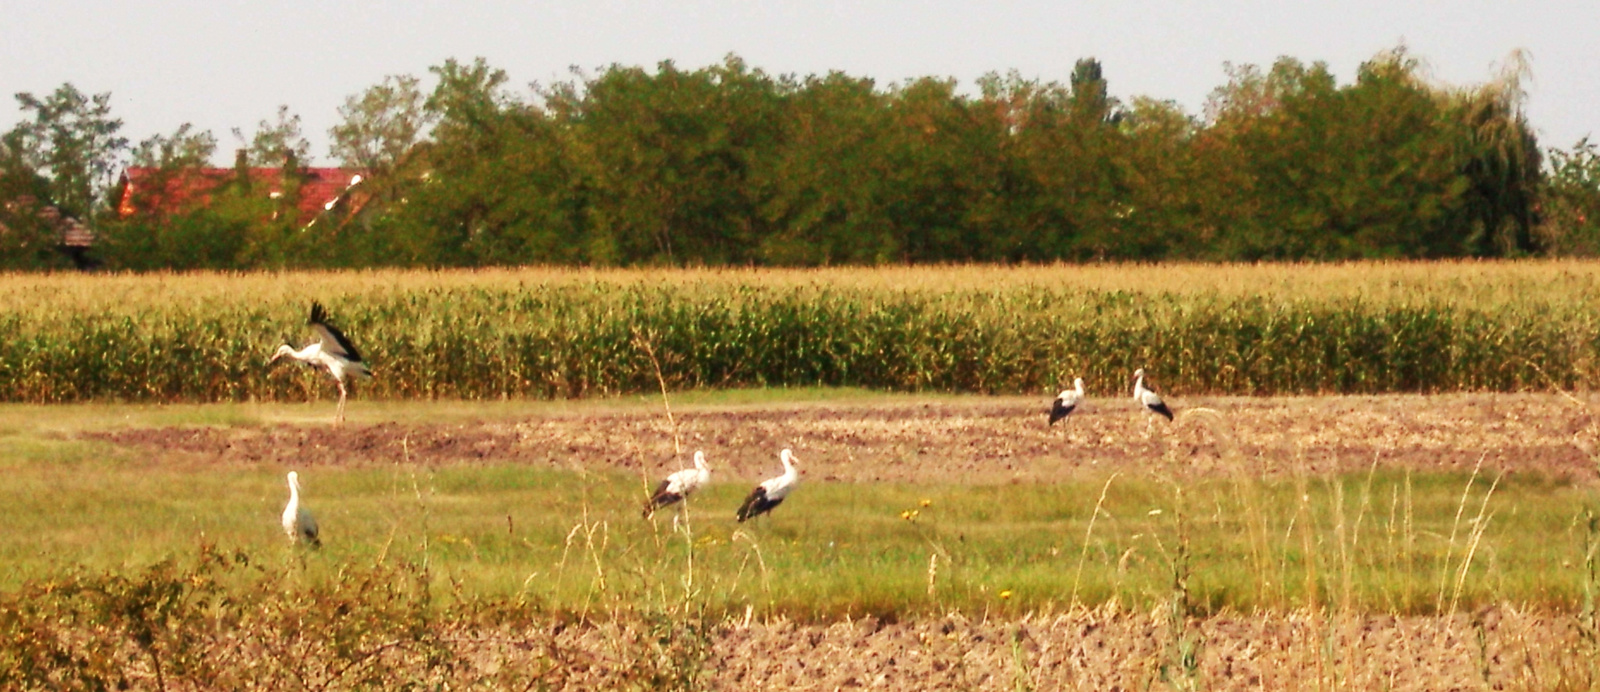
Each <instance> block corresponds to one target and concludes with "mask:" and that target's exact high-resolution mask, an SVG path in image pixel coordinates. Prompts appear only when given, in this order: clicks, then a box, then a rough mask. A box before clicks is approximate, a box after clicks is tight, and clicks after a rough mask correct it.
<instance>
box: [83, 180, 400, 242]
mask: <svg viewBox="0 0 1600 692" xmlns="http://www.w3.org/2000/svg"><path fill="white" fill-rule="evenodd" d="M241 174H242V175H243V177H244V178H245V179H244V180H240V178H241ZM360 183H361V174H360V173H358V172H356V171H354V170H351V169H348V168H313V167H299V168H298V169H296V170H288V171H286V170H285V169H283V168H263V167H251V168H243V169H240V168H180V169H176V170H174V169H162V168H155V167H142V166H134V167H130V168H128V169H127V170H125V171H123V173H122V177H121V179H120V180H119V181H118V183H117V189H116V192H115V193H114V196H113V199H114V200H115V209H116V211H117V216H118V217H119V218H124V219H127V218H133V217H136V216H144V217H149V218H161V217H164V216H171V215H173V214H181V213H185V212H189V211H193V210H195V209H198V208H204V207H206V206H208V205H210V204H211V202H212V199H213V197H214V196H215V195H217V194H218V193H220V192H222V191H223V190H225V189H227V188H228V186H230V185H240V186H243V187H245V188H246V189H248V190H249V191H250V193H251V194H259V195H262V196H265V197H268V198H271V199H283V198H285V197H288V198H289V199H292V200H294V205H295V210H296V218H295V224H296V225H297V226H300V227H302V228H303V227H305V226H309V225H311V224H312V223H314V222H316V220H317V219H318V218H320V217H322V216H323V215H325V214H328V213H330V212H333V211H335V210H339V211H341V212H342V214H341V218H342V219H348V218H350V217H352V216H354V215H355V213H356V212H358V211H359V210H360V208H361V207H362V206H364V205H365V204H366V202H367V201H368V200H369V197H370V196H369V195H367V194H366V193H365V192H364V191H362V190H361V189H360V188H359V187H358V185H359V184H360ZM278 213H280V212H274V218H276V214H278Z"/></svg>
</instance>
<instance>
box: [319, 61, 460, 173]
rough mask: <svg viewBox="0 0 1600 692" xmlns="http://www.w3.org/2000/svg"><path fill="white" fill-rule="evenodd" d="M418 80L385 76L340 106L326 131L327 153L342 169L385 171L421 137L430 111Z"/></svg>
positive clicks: (428, 119) (427, 123) (406, 76)
mask: <svg viewBox="0 0 1600 692" xmlns="http://www.w3.org/2000/svg"><path fill="white" fill-rule="evenodd" d="M420 84H421V81H420V80H418V79H417V78H416V77H412V76H410V75H390V76H388V77H384V79H383V82H381V83H379V84H377V85H375V86H372V87H368V88H367V90H366V91H363V92H361V94H360V95H357V96H350V97H348V98H346V99H345V102H344V105H343V106H340V107H339V117H340V118H341V120H340V122H339V124H337V125H334V126H333V128H332V129H330V130H328V136H329V137H330V139H331V141H332V144H331V146H330V149H329V153H330V154H331V155H332V156H333V158H334V159H336V160H338V161H339V162H340V165H343V166H345V167H347V168H356V169H360V170H362V171H364V172H366V173H367V174H368V175H369V176H371V175H378V176H382V175H386V174H387V173H389V172H390V171H391V170H393V169H394V167H395V166H396V165H397V164H398V163H399V162H400V159H401V158H402V157H404V156H405V155H406V153H407V152H409V151H410V150H411V147H412V146H414V145H416V143H417V142H418V141H419V140H420V139H421V137H422V134H423V131H424V130H425V129H426V128H427V127H428V126H429V125H430V121H431V118H432V117H433V116H434V112H430V111H429V110H427V109H426V108H424V106H425V105H426V103H427V97H426V96H425V95H424V94H423V93H422V89H421V88H420V86H419V85H420Z"/></svg>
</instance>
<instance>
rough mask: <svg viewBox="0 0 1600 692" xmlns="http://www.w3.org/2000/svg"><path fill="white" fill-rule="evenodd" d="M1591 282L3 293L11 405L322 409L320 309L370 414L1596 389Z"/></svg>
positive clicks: (673, 274)
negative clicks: (294, 357)
mask: <svg viewBox="0 0 1600 692" xmlns="http://www.w3.org/2000/svg"><path fill="white" fill-rule="evenodd" d="M1596 293H1600V265H1597V264H1585V263H1572V262H1564V263H1506V264H1490V265H1485V264H1471V263H1467V264H1444V265H1438V264H1378V265H1332V266H1327V267H1315V266H1283V265H1279V266H1270V265H1269V266H1173V267H1166V266H1160V267H1152V266H1128V265H1121V266H1105V267H1088V268H1081V267H1065V266H1058V267H1030V268H1021V269H1005V268H997V267H943V268H941V267H933V268H923V269H889V270H873V269H843V270H810V271H803V270H796V271H767V270H759V271H758V270H746V271H741V270H733V271H729V270H618V271H611V272H602V271H575V270H574V271H561V270H543V269H533V270H524V271H513V270H506V271H495V272H445V273H439V272H426V271H412V272H405V271H393V272H363V273H311V272H307V273H284V274H244V275H232V274H192V275H191V274H184V275H114V276H98V277H97V276H67V275H48V276H39V275H9V276H0V399H3V400H5V401H11V402H76V401H103V400H119V401H148V402H180V401H184V402H205V401H245V400H304V399H307V398H319V397H326V396H328V395H329V394H330V392H331V387H330V386H329V385H328V384H327V383H326V382H324V381H322V380H321V379H320V376H319V375H317V374H316V373H313V372H311V371H309V370H306V369H304V368H300V367H297V366H294V365H292V364H279V365H278V366H275V367H272V368H269V367H267V358H268V356H270V354H271V353H272V351H273V350H274V349H275V348H276V347H277V346H278V345H279V344H280V343H283V342H285V341H288V342H291V343H293V344H294V345H296V346H299V345H301V344H302V343H303V342H304V341H305V340H307V339H308V338H309V333H308V330H307V329H306V327H305V319H306V313H307V307H308V305H309V303H310V301H311V300H312V299H316V300H320V301H322V302H323V303H324V304H326V305H327V306H328V307H329V309H330V312H331V314H332V319H333V321H334V323H335V324H337V325H338V326H339V327H340V328H342V329H343V330H344V331H345V333H347V334H348V335H350V336H351V338H352V339H353V340H354V342H355V343H356V345H357V346H358V347H359V348H360V349H361V350H362V352H363V354H364V355H365V356H366V358H367V360H368V362H370V363H371V364H372V367H373V369H374V371H375V373H376V375H377V376H376V377H375V378H374V379H372V380H366V381H363V382H362V383H361V384H360V386H361V387H362V388H363V389H362V391H361V396H367V397H378V398H439V397H450V398H464V399H481V398H502V397H513V398H514V397H529V398H576V397H593V396H611V395H618V394H626V393H638V392H650V391H656V390H657V389H658V387H659V384H658V380H657V373H656V367H657V366H658V365H659V368H660V373H661V377H662V378H664V379H665V381H666V383H667V385H668V386H669V387H671V388H673V389H693V388H728V387H798V386H825V387H843V386H848V387H863V388H870V389H879V390H896V391H937V392H975V393H1047V392H1048V393H1053V391H1054V390H1055V389H1056V388H1059V387H1061V386H1063V384H1064V383H1065V382H1069V381H1070V380H1071V379H1072V377H1074V376H1082V377H1084V378H1085V379H1086V380H1088V381H1089V386H1090V389H1091V390H1094V391H1096V392H1098V393H1101V394H1104V393H1109V392H1111V391H1120V390H1122V389H1124V384H1125V380H1126V379H1127V377H1128V374H1129V373H1130V372H1131V371H1132V370H1133V369H1134V368H1136V367H1145V368H1147V369H1148V370H1149V371H1150V372H1151V373H1152V374H1154V375H1155V376H1156V377H1157V378H1158V382H1159V383H1160V384H1161V386H1162V387H1164V388H1165V389H1166V390H1167V391H1169V392H1171V393H1174V394H1178V395H1203V394H1247V395H1287V394H1334V393H1347V394H1354V393H1362V394H1371V393H1387V392H1445V391H1481V390H1488V391H1518V390H1529V389H1535V390H1540V389H1550V388H1552V387H1561V388H1581V387H1585V386H1587V383H1588V382H1589V381H1590V379H1591V376H1592V375H1593V374H1594V372H1595V369H1596V361H1597V355H1600V338H1597V330H1596V322H1597V313H1596V311H1595V310H1594V309H1593V308H1592V307H1591V306H1592V305H1593V304H1594V302H1593V298H1594V297H1595V295H1596Z"/></svg>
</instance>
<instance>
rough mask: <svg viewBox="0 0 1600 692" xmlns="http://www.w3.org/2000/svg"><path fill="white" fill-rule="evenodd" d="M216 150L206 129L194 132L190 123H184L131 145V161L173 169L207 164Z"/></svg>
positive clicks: (152, 166) (212, 136)
mask: <svg viewBox="0 0 1600 692" xmlns="http://www.w3.org/2000/svg"><path fill="white" fill-rule="evenodd" d="M216 153H217V138H216V135H213V134H211V132H210V131H209V130H206V131H200V132H196V131H195V130H194V125H193V124H191V123H184V124H182V125H179V126H178V129H177V130H175V131H174V132H173V133H172V134H171V135H154V136H152V137H150V138H148V139H144V140H141V141H140V142H139V144H138V145H136V146H134V148H133V153H132V156H131V158H132V162H133V165H135V166H145V167H150V168H162V169H175V168H194V167H199V166H206V165H209V164H210V162H211V157H212V156H213V155H215V154H216Z"/></svg>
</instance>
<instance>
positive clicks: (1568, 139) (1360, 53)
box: [0, 0, 1600, 164]
mask: <svg viewBox="0 0 1600 692" xmlns="http://www.w3.org/2000/svg"><path fill="white" fill-rule="evenodd" d="M7 5H8V6H7V7H6V8H5V11H4V12H0V19H3V22H0V93H3V95H4V96H5V97H6V100H5V107H3V108H0V128H4V129H9V128H10V127H11V126H12V125H13V124H14V123H16V122H17V121H18V120H19V119H20V118H21V117H22V114H21V111H19V110H18V109H17V107H16V106H17V103H16V101H15V99H13V98H11V95H12V94H15V93H17V92H20V91H31V92H34V93H35V94H40V95H43V94H46V93H49V92H51V91H54V90H55V88H56V87H58V86H60V85H61V84H62V83H63V82H72V83H73V84H74V85H76V86H77V87H78V89H79V90H80V91H83V92H86V93H101V92H107V91H109V92H111V94H112V101H111V104H112V110H113V115H115V116H118V117H121V118H122V119H123V120H124V121H125V126H124V129H123V134H124V135H126V136H127V137H128V138H129V140H131V141H132V142H134V143H137V142H138V141H139V140H141V139H144V138H146V137H149V136H150V135H153V134H171V133H172V132H173V131H174V130H176V129H177V128H178V126H179V125H181V124H183V123H185V122H190V123H193V124H194V125H195V126H196V127H197V128H199V129H202V130H210V131H211V132H212V133H213V134H215V135H216V136H217V138H218V141H219V145H220V147H219V149H220V151H219V154H218V158H220V159H224V163H226V162H228V161H231V160H232V155H231V151H232V150H233V149H234V148H235V147H236V146H237V140H235V139H234V137H233V135H232V134H231V130H232V128H235V127H237V128H240V129H242V130H243V131H244V132H245V134H246V135H247V136H248V135H250V134H251V133H253V132H254V131H255V129H256V125H257V123H258V122H259V121H261V120H265V119H273V118H274V117H275V114H276V112H277V107H278V105H279V104H287V105H288V106H289V108H290V110H291V112H293V113H297V114H299V115H300V116H301V118H302V121H303V127H304V131H305V134H306V135H307V138H308V139H310V140H311V143H312V147H313V154H314V156H315V157H316V160H317V161H318V162H321V163H324V164H331V163H332V162H331V160H330V159H329V157H328V146H327V130H328V128H329V127H332V126H333V125H334V123H335V122H337V118H338V112H337V108H338V107H339V106H340V105H341V104H343V102H344V99H345V98H346V97H347V96H350V95H354V94H358V93H359V92H361V91H362V90H364V89H365V88H367V87H369V86H372V85H375V84H377V83H378V82H379V81H381V80H382V79H383V77H384V76H385V75H391V74H411V75H416V76H418V77H423V78H424V86H425V88H431V85H432V80H431V79H428V77H429V75H428V72H427V70H428V67H429V66H432V65H438V64H440V63H442V62H444V61H445V60H446V59H447V58H452V57H453V58H457V59H459V60H462V61H471V60H472V59H473V58H475V57H478V56H482V57H484V58H486V59H487V60H488V62H489V63H490V64H491V65H492V66H494V67H498V68H500V69H503V70H505V71H506V72H507V73H508V74H510V76H511V79H512V83H513V84H514V85H516V86H518V87H522V86H524V85H526V84H528V83H530V82H541V83H547V84H548V83H550V82H554V81H560V80H566V79H569V78H570V74H569V71H568V68H569V67H570V66H578V67H582V68H585V69H588V70H590V71H591V72H592V71H594V70H595V69H596V68H600V67H603V66H605V65H609V64H613V63H618V64H623V65H643V66H653V65H655V64H656V63H657V62H659V61H661V60H668V59H670V60H673V61H675V62H676V63H677V64H678V66H679V67H682V68H686V69H692V68H697V67H703V66H705V65H708V64H712V63H715V62H720V61H721V60H722V58H723V56H725V55H727V54H729V53H735V54H738V55H739V56H740V57H742V58H744V60H745V62H746V63H747V64H749V65H750V66H751V67H754V68H761V69H763V70H765V71H767V72H768V73H771V74H784V73H793V74H798V75H806V74H821V73H825V72H827V71H829V70H842V71H844V72H847V73H849V74H851V75H854V76H862V77H871V78H874V79H876V80H877V81H878V83H879V84H880V85H885V86H886V85H888V84H889V83H891V82H895V81H901V80H905V79H910V78H916V77H923V76H937V77H954V78H956V79H957V80H959V81H960V83H961V84H962V86H963V87H965V88H968V89H970V88H971V87H972V85H973V82H974V80H975V79H976V78H977V77H978V76H980V75H982V74H984V73H986V72H991V71H999V72H1006V71H1009V70H1017V71H1018V72H1020V73H1021V75H1022V76H1023V77H1025V78H1029V79H1041V80H1046V81H1051V80H1053V81H1061V82H1065V81H1066V80H1067V77H1068V75H1069V74H1070V73H1071V70H1072V65H1073V63H1074V62H1075V61H1076V60H1078V59H1079V58H1083V57H1095V58H1098V59H1099V60H1100V61H1101V63H1102V65H1103V66H1104V68H1105V76H1106V79H1107V81H1108V83H1109V86H1110V89H1111V93H1112V95H1113V96H1116V97H1119V98H1122V99H1125V100H1126V99H1129V98H1131V97H1133V96H1150V97H1155V98H1158V99H1170V100H1174V101H1176V102H1178V103H1179V104H1180V105H1182V106H1183V107H1184V108H1185V110H1187V111H1188V112H1189V113H1191V114H1196V115H1198V114H1200V112H1201V109H1202V106H1203V104H1204V103H1205V98H1206V95H1207V94H1208V93H1209V92H1210V91H1211V90H1212V89H1214V88H1215V87H1217V86H1220V85H1222V84H1224V83H1225V82H1226V73H1225V72H1224V63H1229V62H1231V63H1234V64H1250V63H1253V64H1258V65H1262V66H1263V67H1265V66H1268V65H1270V64H1271V63H1272V62H1273V61H1274V60H1275V59H1277V58H1278V57H1279V56H1285V55H1287V56H1291V57H1294V58H1298V59H1300V60H1302V61H1303V62H1306V63H1311V62H1315V61H1319V60H1320V61H1324V62H1327V63H1328V64H1329V66H1330V67H1331V68H1332V70H1333V71H1334V74H1335V75H1337V76H1338V78H1339V80H1340V82H1341V83H1348V82H1350V81H1351V80H1352V79H1353V78H1354V75H1355V70H1356V67H1357V66H1358V65H1359V64H1360V63H1361V62H1363V61H1365V60H1367V59H1369V58H1371V57H1372V56H1373V55H1375V54H1376V53H1378V52H1379V51H1382V50H1385V49H1388V48H1393V47H1395V46H1397V45H1401V44H1404V45H1405V46H1406V47H1407V48H1408V50H1409V51H1410V52H1411V54H1412V55H1414V56H1415V57H1418V58H1420V59H1422V60H1423V61H1424V62H1425V63H1426V65H1427V66H1428V67H1429V69H1430V72H1431V74H1432V75H1433V77H1434V79H1435V80H1436V81H1439V82H1443V83H1446V84H1452V85H1466V84H1474V83H1479V82H1483V81H1486V80H1488V79H1489V78H1491V77H1492V76H1493V75H1494V74H1495V73H1496V70H1497V69H1498V68H1497V66H1498V65H1500V64H1502V63H1504V61H1505V59H1506V57H1507V56H1508V55H1509V54H1510V53H1511V52H1512V51H1514V50H1519V49H1520V50H1523V51H1526V52H1527V54H1528V55H1529V57H1530V59H1531V65H1532V70H1533V81H1532V83H1531V84H1529V85H1528V92H1529V100H1528V114H1529V119H1530V120H1531V122H1532V123H1533V125H1534V126H1535V127H1536V128H1537V130H1538V132H1539V134H1540V140H1541V143H1542V144H1544V145H1545V146H1559V147H1562V148H1570V147H1571V146H1572V145H1573V144H1574V143H1575V142H1577V140H1578V139H1579V138H1580V137H1583V136H1585V135H1589V134H1591V133H1595V132H1596V131H1597V130H1600V127H1597V125H1600V2H1597V1H1596V0H1560V1H1556V2H1544V3H1512V2H1503V1H1501V2H1488V1H1477V0H1474V1H1470V2H1466V1H1462V2H1409V1H1406V0H1346V1H1345V2H1337V3H1315V4H1313V3H1293V2H1265V1H1261V0H1211V1H1208V2H1185V3H1159V2H1152V1H1150V0H1123V1H1122V2H1101V1H1095V2H1026V1H1017V0H990V1H987V2H984V1H973V0H928V1H926V2H920V3H912V2H884V1H870V0H869V1H863V2H839V1H835V0H809V1H794V2H790V1H785V2H748V1H746V2H739V1H736V0H685V1H681V2H641V1H622V0H590V1H587V2H510V1H507V0H492V1H476V2H474V1H470V0H457V1H454V2H447V1H442V0H441V1H432V0H391V1H388V2H375V1H370V0H369V1H364V2H351V1H344V0H333V1H331V2H330V1H324V2H310V1H309V0H307V1H297V2H282V1H277V0H253V1H250V2H245V1H242V0H205V1H195V0H159V1H157V0H17V1H16V2H12V3H7Z"/></svg>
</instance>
